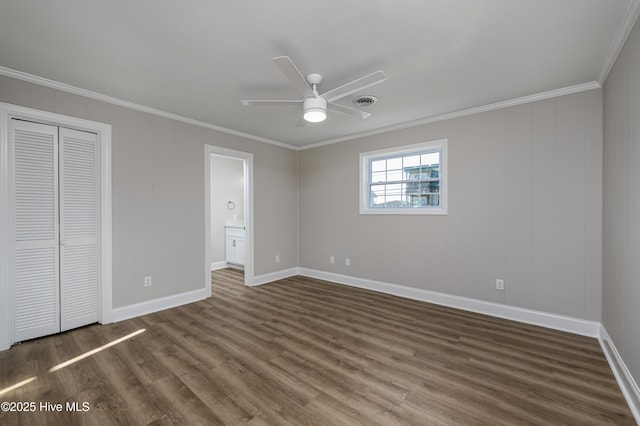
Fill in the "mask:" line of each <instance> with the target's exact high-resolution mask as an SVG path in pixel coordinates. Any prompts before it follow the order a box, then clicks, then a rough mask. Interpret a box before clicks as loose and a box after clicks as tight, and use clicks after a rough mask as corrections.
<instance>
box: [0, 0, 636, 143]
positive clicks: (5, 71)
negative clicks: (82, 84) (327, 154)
mask: <svg viewBox="0 0 640 426" xmlns="http://www.w3.org/2000/svg"><path fill="white" fill-rule="evenodd" d="M633 1H634V3H637V4H640V0H633ZM0 75H4V76H6V77H11V78H15V79H18V80H23V81H27V82H29V83H34V84H39V85H41V86H45V87H49V88H51V89H56V90H60V91H63V92H67V93H72V94H75V95H79V96H84V97H87V98H90V99H94V100H97V101H102V102H106V103H109V104H113V105H118V106H121V107H125V108H130V109H133V110H136V111H140V112H144V113H147V114H152V115H156V116H159V117H163V118H168V119H170V120H176V121H180V122H182V123H186V124H191V125H194V126H198V127H203V128H205V129H210V130H215V131H218V132H221V133H226V134H229V135H233V136H238V137H241V138H245V139H250V140H254V141H257V142H263V143H267V144H270V145H275V146H278V147H281V148H286V149H291V150H293V151H304V150H306V149H312V148H318V147H321V146H325V145H332V144H334V143H340V142H347V141H350V140H354V139H360V138H364V137H368V136H374V135H379V134H383V133H388V132H393V131H396V130H403V129H408V128H411V127H416V126H421V125H424V124H430V123H436V122H438V121H444V120H451V119H454V118H460V117H464V116H467V115H473V114H479V113H481V112H488V111H494V110H497V109H502V108H508V107H512V106H516V105H522V104H526V103H529V102H536V101H541V100H544V99H549V98H555V97H558V96H564V95H570V94H573V93H578V92H584V91H587V90H593V89H599V88H601V87H602V86H601V85H600V83H598V82H597V81H592V82H589V83H582V84H577V85H575V86H569V87H564V88H560V89H555V90H550V91H547V92H541V93H536V94H533V95H527V96H522V97H519V98H514V99H509V100H506V101H500V102H495V103H492V104H487V105H481V106H478V107H473V108H467V109H463V110H459V111H453V112H449V113H446V114H440V115H435V116H431V117H425V118H421V119H418V120H412V121H407V122H405V123H400V124H394V125H391V126H386V127H380V128H378V129H374V130H371V131H368V132H360V133H354V134H351V135H347V136H342V137H339V138H334V139H328V140H325V141H322V142H318V143H312V144H309V145H303V146H296V145H290V144H287V143H284V142H280V141H276V140H273V139H268V138H263V137H261V136H256V135H252V134H249V133H244V132H240V131H237V130H233V129H228V128H226V127H221V126H216V125H215V124H210V123H206V122H204V121H200V120H195V119H192V118H188V117H183V116H181V115H178V114H174V113H171V112H166V111H162V110H159V109H155V108H151V107H147V106H144V105H139V104H136V103H133V102H129V101H125V100H123V99H119V98H114V97H112V96H107V95H103V94H101V93H97V92H93V91H90V90H86V89H81V88H79V87H75V86H71V85H69V84H65V83H60V82H57V81H54V80H49V79H47V78H43V77H38V76H35V75H32V74H27V73H24V72H22V71H16V70H13V69H11V68H6V67H2V66H0Z"/></svg>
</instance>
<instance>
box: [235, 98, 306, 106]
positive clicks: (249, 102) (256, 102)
mask: <svg viewBox="0 0 640 426" xmlns="http://www.w3.org/2000/svg"><path fill="white" fill-rule="evenodd" d="M240 102H241V103H242V105H244V106H281V105H295V104H300V103H302V100H278V99H242V100H241V101H240Z"/></svg>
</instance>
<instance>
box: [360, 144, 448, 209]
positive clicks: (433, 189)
mask: <svg viewBox="0 0 640 426" xmlns="http://www.w3.org/2000/svg"><path fill="white" fill-rule="evenodd" d="M446 168H447V140H446V139H442V140H438V141H434V142H425V143H421V144H416V145H409V146H402V147H395V148H391V149H384V150H380V151H373V152H365V153H362V154H360V214H446V213H447V186H446V185H447V169H446Z"/></svg>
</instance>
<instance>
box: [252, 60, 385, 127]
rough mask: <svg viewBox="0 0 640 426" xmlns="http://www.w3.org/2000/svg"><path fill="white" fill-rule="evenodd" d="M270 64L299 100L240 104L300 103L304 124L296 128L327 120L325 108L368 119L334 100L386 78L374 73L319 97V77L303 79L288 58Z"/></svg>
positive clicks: (271, 100)
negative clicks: (305, 123)
mask: <svg viewBox="0 0 640 426" xmlns="http://www.w3.org/2000/svg"><path fill="white" fill-rule="evenodd" d="M273 62H274V63H275V64H276V66H277V67H278V68H280V71H282V73H283V74H284V75H285V77H287V79H289V81H290V82H291V84H293V86H294V87H295V88H296V89H297V90H298V92H299V93H300V94H301V95H302V99H295V100H276V99H243V100H241V101H240V102H242V105H244V106H264V105H266V106H277V105H292V104H302V118H303V119H304V121H303V120H300V121H299V122H298V124H299V125H303V124H304V122H305V121H308V122H310V123H318V122H321V121H324V120H325V119H326V118H327V109H329V110H331V111H335V112H339V113H343V114H348V115H355V116H359V117H361V118H362V119H365V118H368V117H369V116H371V114H370V113H368V112H366V111H360V110H358V109H355V108H351V107H348V106H344V105H340V104H336V103H335V101H337V100H338V99H342V98H344V97H345V96H349V95H350V94H352V93H355V92H358V91H360V90H363V89H366V88H368V87H371V86H375V85H376V84H380V83H382V82H383V81H385V80H386V79H387V76H386V75H385V73H384V72H382V71H376V72H373V73H371V74H367V75H365V76H364V77H360V78H358V79H357V80H353V81H352V82H350V83H347V84H343V85H342V86H340V87H336V88H335V89H333V90H329V91H328V92H324V93H322V94H320V93H319V92H318V85H319V84H320V83H321V82H322V76H321V75H320V74H309V75H308V76H307V77H306V78H305V77H304V76H303V75H302V74H301V73H300V71H299V70H298V68H297V67H296V65H295V64H294V63H293V61H292V60H291V58H289V57H288V56H278V57H275V58H273Z"/></svg>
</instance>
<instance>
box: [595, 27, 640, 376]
mask: <svg viewBox="0 0 640 426" xmlns="http://www.w3.org/2000/svg"><path fill="white" fill-rule="evenodd" d="M603 91H604V262H603V271H604V279H603V315H602V320H603V321H602V322H603V324H604V327H605V329H606V330H607V332H608V333H609V335H610V336H611V339H612V340H613V342H614V344H615V345H616V348H617V349H618V351H619V352H620V355H621V356H622V358H623V359H624V362H625V364H626V365H627V367H628V368H629V370H630V371H631V374H632V375H633V376H634V378H635V380H636V382H638V381H639V380H640V310H639V309H638V303H640V26H639V25H638V24H636V26H635V28H634V30H633V32H632V33H631V35H630V36H629V38H628V39H627V42H626V44H625V46H624V48H623V50H622V52H621V53H620V55H619V56H618V59H617V60H616V63H615V65H614V66H613V69H612V70H611V73H610V74H609V77H608V78H607V81H606V83H605V85H604V88H603Z"/></svg>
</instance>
